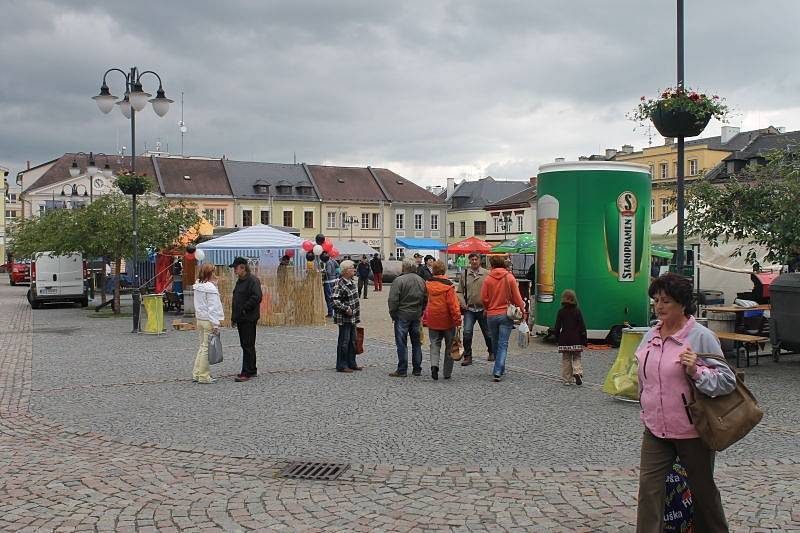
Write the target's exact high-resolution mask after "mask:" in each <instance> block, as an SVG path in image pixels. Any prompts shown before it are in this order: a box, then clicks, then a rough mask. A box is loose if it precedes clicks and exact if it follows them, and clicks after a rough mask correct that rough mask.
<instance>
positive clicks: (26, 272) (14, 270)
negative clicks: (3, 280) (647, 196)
mask: <svg viewBox="0 0 800 533" xmlns="http://www.w3.org/2000/svg"><path fill="white" fill-rule="evenodd" d="M9 266H10V268H9V270H8V277H9V279H10V280H11V285H12V286H14V285H17V284H19V283H30V282H31V262H30V260H28V259H25V260H16V261H12V262H11V263H9Z"/></svg>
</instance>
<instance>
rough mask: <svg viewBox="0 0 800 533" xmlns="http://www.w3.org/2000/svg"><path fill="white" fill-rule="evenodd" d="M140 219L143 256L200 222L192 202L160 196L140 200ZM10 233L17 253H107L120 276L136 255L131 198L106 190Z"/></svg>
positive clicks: (169, 244) (116, 295)
mask: <svg viewBox="0 0 800 533" xmlns="http://www.w3.org/2000/svg"><path fill="white" fill-rule="evenodd" d="M137 220H138V233H139V247H138V250H137V252H138V256H139V258H144V257H146V256H147V250H148V249H151V250H153V249H155V250H163V249H166V248H172V247H173V246H174V244H175V242H176V241H177V240H178V238H179V237H180V236H181V235H182V234H183V233H184V232H186V231H187V230H189V229H190V228H193V227H195V226H197V225H198V224H199V222H200V216H199V215H198V214H197V210H196V208H195V207H194V206H193V205H191V204H187V203H184V202H175V201H170V200H166V199H164V198H160V199H158V201H156V202H154V203H145V202H141V203H140V204H139V205H137ZM12 234H13V238H14V253H15V254H17V255H18V256H21V257H25V256H27V257H30V256H32V255H33V254H35V253H36V252H41V251H53V252H55V253H56V254H64V253H71V252H79V253H81V254H82V255H83V256H84V257H86V258H94V257H103V258H107V259H108V260H110V261H111V262H112V264H113V265H114V272H115V274H116V275H117V276H119V274H120V270H121V267H122V259H123V258H126V257H127V258H131V257H133V238H132V237H133V222H132V219H131V201H130V198H128V197H126V196H124V195H122V194H118V193H114V194H106V195H103V196H101V197H99V198H98V199H97V200H95V201H94V202H93V203H91V204H90V205H87V206H85V207H82V208H80V209H72V210H67V209H59V210H54V211H48V212H46V213H45V214H43V215H42V216H40V217H38V218H34V219H28V220H24V221H21V222H20V223H19V224H17V225H15V227H14V228H13V230H12ZM104 272H105V270H104ZM117 279H119V278H117ZM103 294H104V293H103ZM114 310H115V312H119V283H118V282H117V284H116V287H115V289H114Z"/></svg>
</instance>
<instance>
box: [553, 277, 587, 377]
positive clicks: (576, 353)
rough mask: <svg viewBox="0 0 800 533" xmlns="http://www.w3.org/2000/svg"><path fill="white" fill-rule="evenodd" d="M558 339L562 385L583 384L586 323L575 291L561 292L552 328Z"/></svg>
mask: <svg viewBox="0 0 800 533" xmlns="http://www.w3.org/2000/svg"><path fill="white" fill-rule="evenodd" d="M553 329H554V330H555V333H556V338H557V339H558V351H559V352H561V379H562V380H564V385H572V381H573V379H574V380H575V384H576V385H582V384H583V366H582V365H581V352H582V351H583V347H584V346H586V342H587V339H586V323H584V321H583V314H582V313H581V310H580V308H579V307H578V297H577V296H576V295H575V291H573V290H572V289H567V290H565V291H564V292H562V293H561V309H559V310H558V314H557V315H556V325H555V327H554V328H553Z"/></svg>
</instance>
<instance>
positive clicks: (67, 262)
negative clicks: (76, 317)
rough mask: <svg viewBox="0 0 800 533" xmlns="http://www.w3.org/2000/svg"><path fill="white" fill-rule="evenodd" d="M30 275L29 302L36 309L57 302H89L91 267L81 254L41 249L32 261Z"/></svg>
mask: <svg viewBox="0 0 800 533" xmlns="http://www.w3.org/2000/svg"><path fill="white" fill-rule="evenodd" d="M30 278H31V288H30V289H28V302H29V303H30V304H31V307H33V308H34V309H39V308H40V307H42V305H43V304H44V303H55V302H75V303H79V304H81V307H87V306H88V305H89V285H88V279H89V269H88V264H87V263H86V261H84V260H83V257H82V256H81V254H68V255H55V254H54V253H53V252H39V253H37V254H36V255H35V256H34V257H33V261H32V262H31V276H30Z"/></svg>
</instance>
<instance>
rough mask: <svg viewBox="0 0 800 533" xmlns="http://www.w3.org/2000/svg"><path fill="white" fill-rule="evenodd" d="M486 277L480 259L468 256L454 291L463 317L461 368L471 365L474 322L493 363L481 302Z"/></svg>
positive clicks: (475, 255) (473, 255) (486, 323)
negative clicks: (465, 267)
mask: <svg viewBox="0 0 800 533" xmlns="http://www.w3.org/2000/svg"><path fill="white" fill-rule="evenodd" d="M488 275H489V271H488V270H486V269H485V268H482V267H481V257H480V256H479V255H478V254H476V253H472V254H469V268H467V269H466V270H465V271H464V272H463V273H462V274H461V279H460V281H459V284H458V289H456V296H457V297H458V303H459V305H460V306H461V313H462V314H463V315H464V329H463V332H464V360H463V361H461V366H469V365H471V364H472V335H473V332H474V330H475V323H476V322H477V323H478V325H479V326H480V327H481V333H482V334H483V340H484V342H485V343H486V351H487V352H488V353H489V361H494V352H492V337H491V334H490V333H489V323H488V322H487V321H486V313H485V310H484V308H483V301H482V300H481V288H482V287H483V282H484V281H485V280H486V277H487V276H488Z"/></svg>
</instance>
